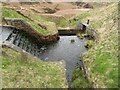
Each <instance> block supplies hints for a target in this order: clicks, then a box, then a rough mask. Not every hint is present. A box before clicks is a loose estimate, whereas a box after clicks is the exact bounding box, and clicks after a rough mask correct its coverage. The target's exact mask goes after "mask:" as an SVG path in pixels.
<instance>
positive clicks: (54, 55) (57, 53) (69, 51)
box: [40, 36, 86, 85]
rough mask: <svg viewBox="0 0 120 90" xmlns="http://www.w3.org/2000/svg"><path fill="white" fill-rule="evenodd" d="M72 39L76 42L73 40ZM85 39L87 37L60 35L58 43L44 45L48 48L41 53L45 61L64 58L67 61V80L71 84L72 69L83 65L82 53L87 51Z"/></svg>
mask: <svg viewBox="0 0 120 90" xmlns="http://www.w3.org/2000/svg"><path fill="white" fill-rule="evenodd" d="M72 39H74V40H75V42H71V40H72ZM85 41H86V40H85V39H79V38H78V37H77V36H60V40H59V41H58V42H57V43H54V44H51V45H48V46H44V47H45V48H46V50H45V51H44V52H42V53H41V54H40V58H41V59H42V60H45V61H59V60H64V61H65V62H66V70H67V71H66V75H67V80H68V84H69V85H70V83H71V74H72V71H73V70H74V69H75V68H76V67H77V66H78V65H81V62H80V54H82V53H84V52H85V51H86V48H85V47H84V42H85Z"/></svg>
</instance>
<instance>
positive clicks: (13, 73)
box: [0, 47, 67, 88]
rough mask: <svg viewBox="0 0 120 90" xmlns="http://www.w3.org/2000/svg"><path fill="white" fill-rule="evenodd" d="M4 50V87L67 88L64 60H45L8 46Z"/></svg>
mask: <svg viewBox="0 0 120 90" xmlns="http://www.w3.org/2000/svg"><path fill="white" fill-rule="evenodd" d="M2 51H3V54H2V56H0V58H1V59H2V76H3V77H2V83H3V86H2V87H3V88H67V81H66V75H65V72H66V71H65V68H64V67H65V65H64V63H63V62H43V61H41V60H39V59H36V58H33V57H31V56H27V55H26V54H24V53H20V52H17V51H14V50H13V49H10V48H7V47H4V48H2Z"/></svg>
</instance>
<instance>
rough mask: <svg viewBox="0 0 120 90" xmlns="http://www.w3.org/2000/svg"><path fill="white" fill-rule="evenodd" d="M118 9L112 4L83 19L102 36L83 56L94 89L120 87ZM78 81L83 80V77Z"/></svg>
mask: <svg viewBox="0 0 120 90" xmlns="http://www.w3.org/2000/svg"><path fill="white" fill-rule="evenodd" d="M117 7H118V4H117V3H112V4H110V5H108V6H104V7H102V8H98V9H97V8H96V9H94V10H93V11H90V12H88V15H89V16H87V17H85V18H83V19H82V21H83V22H84V21H86V20H87V19H89V20H90V27H92V28H94V29H95V30H96V31H97V32H98V33H99V36H100V37H99V41H97V43H96V44H95V45H94V46H93V47H92V48H91V49H89V50H88V52H86V53H85V54H84V55H83V62H84V65H85V67H86V70H87V72H88V78H89V81H90V82H91V83H92V84H93V87H98V88H117V87H118V30H117V25H118V24H117V22H118V13H117V10H118V8H117ZM78 18H79V16H78ZM78 73H79V72H78ZM77 79H78V80H79V79H81V76H79V77H77ZM73 83H74V82H73ZM77 84H80V83H77Z"/></svg>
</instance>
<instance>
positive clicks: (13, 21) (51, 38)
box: [5, 18, 59, 43]
mask: <svg viewBox="0 0 120 90" xmlns="http://www.w3.org/2000/svg"><path fill="white" fill-rule="evenodd" d="M5 20H6V22H7V25H11V26H13V27H15V28H17V29H20V30H24V31H26V32H27V33H29V34H30V35H32V36H34V37H35V38H37V39H38V40H39V41H40V42H41V43H50V42H55V41H57V40H58V38H59V36H58V31H56V33H55V34H53V35H47V36H43V35H42V34H40V33H39V32H38V31H36V30H35V29H34V28H33V27H32V26H30V25H29V24H28V23H27V22H25V21H24V20H22V19H18V18H5Z"/></svg>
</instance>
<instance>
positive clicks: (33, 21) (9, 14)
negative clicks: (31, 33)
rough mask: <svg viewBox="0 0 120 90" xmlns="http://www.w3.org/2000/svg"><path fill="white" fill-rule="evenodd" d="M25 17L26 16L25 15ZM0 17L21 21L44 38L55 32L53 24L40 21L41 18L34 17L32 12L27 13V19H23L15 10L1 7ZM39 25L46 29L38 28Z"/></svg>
mask: <svg viewBox="0 0 120 90" xmlns="http://www.w3.org/2000/svg"><path fill="white" fill-rule="evenodd" d="M26 15H27V13H26ZM2 17H4V18H20V19H23V20H24V21H26V22H27V23H28V24H30V25H31V26H32V27H33V28H34V29H35V30H36V31H38V32H39V33H40V34H42V35H45V36H46V35H51V34H54V33H55V32H56V26H55V24H54V23H53V22H47V21H45V20H42V18H41V17H40V16H39V15H35V14H33V13H32V12H30V13H29V16H28V17H25V16H23V15H21V14H19V13H18V12H17V11H15V10H12V9H10V8H6V7H3V8H2ZM41 23H42V25H41ZM40 25H41V26H44V27H46V29H44V28H42V27H40Z"/></svg>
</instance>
